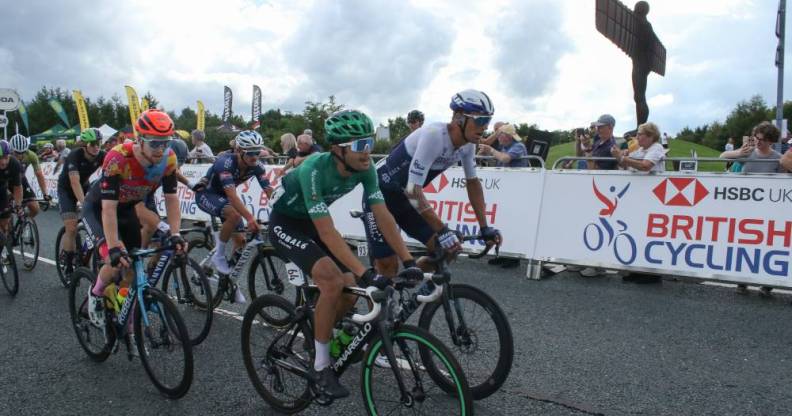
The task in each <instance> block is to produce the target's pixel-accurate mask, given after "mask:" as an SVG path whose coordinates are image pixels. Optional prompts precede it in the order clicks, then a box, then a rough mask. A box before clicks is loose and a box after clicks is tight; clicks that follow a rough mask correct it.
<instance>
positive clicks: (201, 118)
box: [195, 100, 206, 131]
mask: <svg viewBox="0 0 792 416" xmlns="http://www.w3.org/2000/svg"><path fill="white" fill-rule="evenodd" d="M195 128H196V129H198V130H201V131H204V129H205V128H206V110H205V109H204V104H203V102H202V101H201V100H198V121H197V123H196V126H195Z"/></svg>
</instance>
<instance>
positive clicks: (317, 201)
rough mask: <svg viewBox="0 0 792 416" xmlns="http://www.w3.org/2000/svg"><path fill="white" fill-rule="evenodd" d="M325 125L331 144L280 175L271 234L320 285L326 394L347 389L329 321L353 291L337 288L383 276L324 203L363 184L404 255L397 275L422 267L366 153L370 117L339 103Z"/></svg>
mask: <svg viewBox="0 0 792 416" xmlns="http://www.w3.org/2000/svg"><path fill="white" fill-rule="evenodd" d="M325 133H326V135H327V136H326V137H327V141H328V142H329V143H330V144H331V145H332V146H331V150H330V152H325V153H316V154H313V155H311V156H309V157H308V158H307V159H306V160H305V161H304V162H303V163H301V164H300V166H298V167H297V168H295V169H294V170H293V171H291V172H290V173H288V174H287V175H286V176H285V177H284V179H283V181H282V182H281V184H282V186H281V187H280V188H278V191H277V192H276V195H275V196H273V200H272V201H271V203H272V205H271V206H272V213H271V214H270V218H269V230H270V233H269V234H270V238H271V239H273V243H274V244H273V245H274V247H275V251H276V252H277V253H278V254H280V255H281V256H283V257H285V258H288V259H289V260H291V261H293V262H294V263H295V264H297V266H299V267H300V269H302V270H304V271H305V272H307V273H308V274H310V276H311V277H312V278H313V280H314V282H316V284H317V285H318V286H319V289H320V293H321V295H320V296H319V299H318V301H317V303H316V313H315V328H314V332H315V333H314V337H315V341H314V346H315V348H316V354H315V360H314V372H315V379H316V380H317V385H318V387H319V388H320V389H321V390H323V391H324V392H325V393H326V394H327V395H329V396H332V397H345V396H347V395H349V391H348V390H347V389H346V388H344V387H343V386H342V385H341V384H339V382H338V379H337V378H336V376H335V373H334V372H333V370H332V368H331V367H330V364H331V360H330V352H329V342H330V338H331V336H332V330H333V325H334V323H335V322H336V321H337V320H338V319H340V318H341V317H342V316H343V314H344V313H345V312H346V311H347V310H348V309H349V308H350V307H351V306H352V303H353V302H354V298H351V299H350V297H342V294H341V293H342V288H343V287H344V286H351V285H354V283H355V279H356V278H357V279H360V280H361V281H362V283H363V284H365V285H367V286H368V285H372V284H373V285H376V286H378V287H384V285H386V284H387V282H388V279H386V278H384V277H383V276H378V275H376V273H374V270H373V269H366V267H365V266H363V264H361V263H360V261H359V260H358V259H357V257H356V256H355V255H354V254H353V253H352V252H351V251H350V249H349V247H348V246H347V244H346V242H345V241H344V238H343V237H342V236H341V234H339V232H338V230H337V229H336V228H335V226H334V225H333V220H332V218H331V217H330V211H329V210H328V205H330V204H332V203H333V202H334V201H335V200H337V199H338V198H341V197H342V196H344V195H345V194H347V193H348V192H350V191H351V190H352V189H354V188H355V186H357V185H358V184H362V185H363V194H364V199H365V201H366V202H367V204H368V205H369V206H370V207H371V211H372V212H373V220H375V221H376V222H377V223H379V224H380V227H381V229H382V231H383V235H384V237H385V240H386V241H387V242H388V243H390V244H391V245H393V246H394V247H395V250H396V252H397V253H398V255H399V257H400V258H401V259H402V261H403V264H404V267H405V271H404V272H402V275H403V276H404V277H405V278H408V279H416V280H418V279H421V278H422V277H423V274H422V272H421V270H420V269H418V268H417V267H416V266H415V261H414V260H413V258H412V256H411V255H410V253H409V252H408V251H407V247H406V246H405V245H404V241H402V238H401V235H400V234H399V231H398V228H397V227H396V223H395V222H394V220H393V217H392V216H391V215H390V213H389V212H388V210H387V209H386V207H385V205H384V204H383V202H384V201H383V199H382V193H381V192H380V190H379V187H378V186H377V174H376V171H375V169H374V165H373V163H372V162H371V159H370V157H369V155H370V153H371V149H372V147H373V146H374V139H373V137H372V136H373V135H374V127H373V124H372V122H371V119H369V117H368V116H366V115H365V114H363V113H361V112H358V111H341V112H338V113H336V114H333V115H332V116H330V117H329V118H328V119H327V120H326V121H325ZM349 272H351V274H350V273H349Z"/></svg>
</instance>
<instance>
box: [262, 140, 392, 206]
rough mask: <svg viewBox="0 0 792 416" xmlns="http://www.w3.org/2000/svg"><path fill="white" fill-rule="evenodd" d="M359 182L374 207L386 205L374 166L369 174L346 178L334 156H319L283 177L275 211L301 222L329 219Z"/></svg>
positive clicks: (312, 157) (276, 196)
mask: <svg viewBox="0 0 792 416" xmlns="http://www.w3.org/2000/svg"><path fill="white" fill-rule="evenodd" d="M359 183H361V184H363V193H364V194H365V197H366V198H367V199H368V203H369V204H370V205H376V204H382V203H384V202H385V200H384V199H383V197H382V192H380V189H379V185H378V183H377V171H376V169H375V168H374V163H371V164H370V165H369V168H368V170H366V171H363V172H356V173H353V174H352V175H350V176H348V177H342V176H341V174H340V173H339V172H338V168H337V166H336V159H335V158H334V157H333V155H332V154H331V153H329V152H325V153H315V154H313V155H311V156H310V157H308V159H306V160H305V161H303V163H301V164H300V166H298V167H297V169H295V170H293V171H291V172H289V174H287V175H286V176H285V177H284V178H283V180H282V181H281V186H280V187H279V188H278V190H276V191H275V195H273V197H272V198H273V204H274V205H273V208H272V209H273V210H274V211H275V212H277V213H279V214H283V215H288V216H289V217H292V218H298V219H303V218H304V219H314V218H321V217H326V216H328V215H330V210H329V209H328V206H329V205H330V204H332V203H333V202H335V201H336V200H337V199H338V198H341V197H342V196H344V195H346V194H347V193H349V192H350V191H352V190H353V189H355V186H357V184H359Z"/></svg>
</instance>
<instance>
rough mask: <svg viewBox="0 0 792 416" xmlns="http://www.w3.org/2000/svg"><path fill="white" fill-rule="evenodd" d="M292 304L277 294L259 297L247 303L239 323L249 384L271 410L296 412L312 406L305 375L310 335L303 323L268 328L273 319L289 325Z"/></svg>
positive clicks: (308, 367) (311, 336) (311, 355)
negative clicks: (300, 372) (242, 318)
mask: <svg viewBox="0 0 792 416" xmlns="http://www.w3.org/2000/svg"><path fill="white" fill-rule="evenodd" d="M294 316H295V310H294V305H292V304H291V303H289V301H287V300H286V299H283V298H282V297H279V296H277V295H272V294H267V295H264V296H261V297H259V298H257V299H256V300H254V301H253V303H251V304H250V306H249V307H248V309H247V311H246V312H245V318H244V320H243V321H242V359H243V360H244V362H245V369H246V370H247V373H248V377H249V378H250V382H251V383H253V387H255V388H256V391H257V392H258V394H259V395H260V396H261V397H262V398H263V399H264V400H265V401H266V402H267V403H269V405H270V406H272V408H274V409H275V410H277V411H279V412H284V413H297V412H299V411H301V410H303V409H305V408H306V407H308V405H310V404H311V400H312V394H311V391H310V389H309V387H308V379H306V378H305V377H303V376H301V375H300V374H297V371H296V370H295V369H299V371H302V372H308V371H309V370H310V369H311V363H312V362H313V359H312V357H313V342H314V341H313V333H312V331H311V329H310V327H309V326H308V324H307V322H306V321H300V322H292V323H291V324H290V325H288V326H287V327H285V328H281V329H278V328H275V327H273V326H272V325H268V322H269V321H270V319H272V318H273V317H274V318H275V319H277V320H278V321H289V322H291V321H292V320H293V318H294Z"/></svg>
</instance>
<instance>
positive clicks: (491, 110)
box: [449, 90, 495, 116]
mask: <svg viewBox="0 0 792 416" xmlns="http://www.w3.org/2000/svg"><path fill="white" fill-rule="evenodd" d="M449 106H450V107H451V110H454V111H460V110H461V111H462V112H463V113H466V114H473V113H479V114H483V115H487V116H491V115H493V114H495V106H494V105H492V100H490V98H489V97H488V96H487V94H484V93H483V92H482V91H478V90H464V91H460V92H458V93H456V94H454V96H453V97H451V104H450V105H449Z"/></svg>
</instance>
